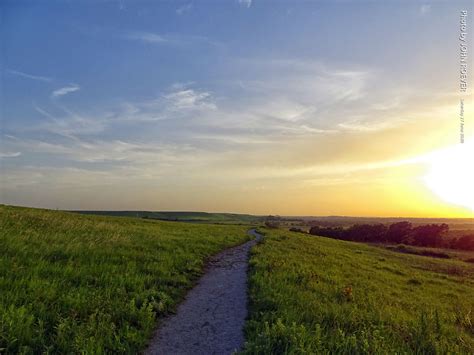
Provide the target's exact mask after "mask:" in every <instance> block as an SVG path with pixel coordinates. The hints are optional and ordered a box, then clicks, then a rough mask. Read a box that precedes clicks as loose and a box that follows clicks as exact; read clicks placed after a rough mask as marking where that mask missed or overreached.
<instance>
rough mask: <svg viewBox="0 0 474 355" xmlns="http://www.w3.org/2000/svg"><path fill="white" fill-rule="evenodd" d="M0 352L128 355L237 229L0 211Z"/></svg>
mask: <svg viewBox="0 0 474 355" xmlns="http://www.w3.org/2000/svg"><path fill="white" fill-rule="evenodd" d="M0 225H1V230H0V353H2V352H6V353H25V354H26V353H57V354H59V353H61V354H65V353H84V352H85V353H94V354H101V353H135V352H138V351H139V350H141V349H143V347H144V346H145V344H146V342H147V339H148V338H149V336H150V334H151V332H152V330H153V328H154V327H155V325H156V319H157V317H159V316H162V315H164V314H166V313H168V312H170V311H172V310H173V309H174V307H175V305H176V304H177V302H179V301H180V300H181V299H182V298H183V296H184V294H185V292H186V291H187V290H188V289H189V288H190V286H191V285H192V283H193V281H194V280H195V279H196V277H197V276H198V275H199V274H200V273H201V270H202V267H203V264H204V262H205V259H206V258H207V257H208V256H210V255H211V254H214V253H216V252H218V251H219V250H221V249H223V248H226V247H229V246H232V245H235V244H238V243H241V242H243V241H245V240H246V239H247V238H248V237H247V236H246V227H238V226H215V225H193V224H182V223H174V222H156V221H145V220H140V219H132V218H114V217H99V216H82V215H78V214H72V213H65V212H53V211H46V210H36V209H27V208H18V207H8V206H0Z"/></svg>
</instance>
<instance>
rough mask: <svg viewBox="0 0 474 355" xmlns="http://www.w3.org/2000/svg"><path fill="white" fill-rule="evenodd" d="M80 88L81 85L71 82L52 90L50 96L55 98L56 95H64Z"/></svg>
mask: <svg viewBox="0 0 474 355" xmlns="http://www.w3.org/2000/svg"><path fill="white" fill-rule="evenodd" d="M80 89H81V87H80V86H79V85H76V84H71V85H69V86H65V87H62V88H60V89H57V90H54V91H53V92H52V93H51V97H52V98H57V97H60V96H64V95H67V94H70V93H72V92H75V91H78V90H80Z"/></svg>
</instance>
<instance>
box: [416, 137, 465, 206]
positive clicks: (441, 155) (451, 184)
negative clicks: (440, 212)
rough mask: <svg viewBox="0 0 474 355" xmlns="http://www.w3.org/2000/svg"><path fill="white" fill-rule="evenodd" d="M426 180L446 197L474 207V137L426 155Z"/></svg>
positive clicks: (452, 202) (445, 198) (450, 200)
mask: <svg viewBox="0 0 474 355" xmlns="http://www.w3.org/2000/svg"><path fill="white" fill-rule="evenodd" d="M425 158H426V160H425V159H423V160H425V161H426V162H427V163H428V166H429V169H428V173H427V174H426V175H425V176H424V182H425V184H426V186H428V187H429V188H430V189H431V190H432V191H433V192H434V193H435V194H436V195H438V196H439V197H440V198H442V199H443V200H444V201H446V202H448V203H451V204H454V205H458V206H463V207H467V208H468V209H470V210H471V211H474V140H470V141H466V142H465V143H462V144H461V143H459V144H456V145H454V146H451V147H449V148H446V149H442V150H438V151H435V152H433V153H431V154H428V155H426V156H425Z"/></svg>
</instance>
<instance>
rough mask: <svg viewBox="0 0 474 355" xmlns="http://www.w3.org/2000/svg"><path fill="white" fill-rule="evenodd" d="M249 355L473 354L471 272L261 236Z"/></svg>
mask: <svg viewBox="0 0 474 355" xmlns="http://www.w3.org/2000/svg"><path fill="white" fill-rule="evenodd" d="M264 231H265V233H266V238H265V239H264V241H263V242H262V243H260V244H259V245H258V246H256V247H255V248H254V249H253V251H252V257H251V266H250V267H251V271H250V286H249V287H250V291H249V292H250V298H251V299H250V307H251V309H250V318H249V320H248V321H247V325H246V336H247V344H246V350H245V351H244V352H245V353H248V354H314V353H316V354H321V353H322V354H329V353H331V354H395V353H397V354H407V353H410V354H412V353H414V354H437V353H464V354H472V353H473V352H474V319H473V314H472V311H473V308H474V297H473V296H474V265H473V264H469V263H466V262H463V261H460V260H456V259H447V260H446V259H436V258H429V257H425V256H418V255H409V254H402V253H398V252H394V251H390V250H386V249H383V248H379V247H374V246H369V245H365V244H360V243H352V242H345V241H339V240H333V239H328V238H322V237H315V236H308V235H304V234H300V233H291V232H286V231H282V230H276V231H275V230H264Z"/></svg>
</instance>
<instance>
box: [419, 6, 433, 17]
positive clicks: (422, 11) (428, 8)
mask: <svg viewBox="0 0 474 355" xmlns="http://www.w3.org/2000/svg"><path fill="white" fill-rule="evenodd" d="M430 11H431V5H429V4H424V5H421V6H420V14H421V15H426V14H427V13H429V12H430Z"/></svg>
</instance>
